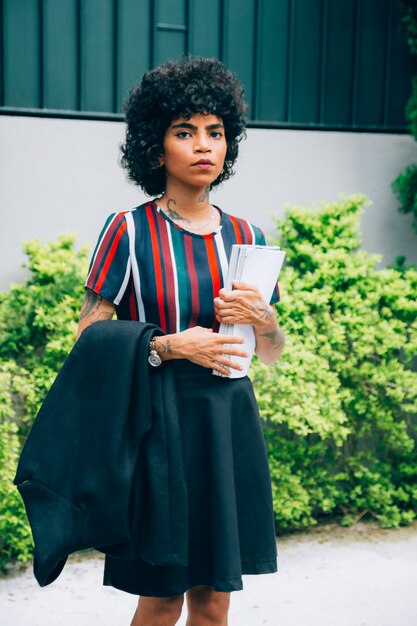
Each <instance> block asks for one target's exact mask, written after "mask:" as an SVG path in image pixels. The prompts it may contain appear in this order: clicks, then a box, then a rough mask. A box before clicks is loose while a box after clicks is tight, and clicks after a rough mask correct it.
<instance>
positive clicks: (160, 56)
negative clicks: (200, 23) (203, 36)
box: [154, 0, 187, 65]
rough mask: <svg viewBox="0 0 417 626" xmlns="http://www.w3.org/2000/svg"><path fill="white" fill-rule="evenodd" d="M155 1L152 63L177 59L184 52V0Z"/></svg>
mask: <svg viewBox="0 0 417 626" xmlns="http://www.w3.org/2000/svg"><path fill="white" fill-rule="evenodd" d="M154 1H155V21H156V24H155V36H154V37H155V38H154V64H155V65H159V64H160V63H163V62H164V61H167V60H168V59H177V58H178V57H180V56H181V55H183V54H184V53H185V52H186V41H187V36H186V33H187V23H186V18H187V11H186V0H176V1H175V2H173V1H172V0H154Z"/></svg>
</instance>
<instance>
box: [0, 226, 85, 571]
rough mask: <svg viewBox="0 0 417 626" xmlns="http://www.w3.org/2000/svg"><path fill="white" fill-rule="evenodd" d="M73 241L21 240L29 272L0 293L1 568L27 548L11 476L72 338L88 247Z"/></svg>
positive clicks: (22, 555)
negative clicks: (28, 276) (76, 244)
mask: <svg viewBox="0 0 417 626" xmlns="http://www.w3.org/2000/svg"><path fill="white" fill-rule="evenodd" d="M74 242H75V237H74V236H73V235H62V236H60V237H58V238H57V240H56V241H55V242H50V243H47V244H42V243H41V242H40V241H39V240H37V239H35V240H33V241H29V242H26V243H25V244H24V251H25V253H26V254H27V255H28V258H29V262H28V264H27V267H28V268H29V269H30V272H31V276H30V278H29V279H28V281H27V282H26V283H25V284H22V285H17V284H16V285H12V287H11V289H10V290H9V291H8V292H3V293H0V337H1V341H0V568H1V567H3V566H4V565H5V564H6V562H7V561H8V560H9V559H11V558H17V559H19V560H21V561H27V560H28V559H29V558H30V556H31V553H32V538H31V533H30V528H29V526H28V523H27V520H26V515H25V511H24V506H23V502H22V500H21V498H20V495H19V492H18V491H17V489H16V487H14V486H13V484H12V481H13V478H14V475H15V473H16V465H17V461H18V457H19V453H20V449H21V445H22V443H23V441H24V439H25V438H26V436H27V434H28V430H29V428H30V426H31V424H32V421H33V418H34V416H35V415H36V414H37V412H38V410H39V407H40V405H41V402H42V401H43V398H44V397H45V395H46V393H47V391H48V389H49V388H50V386H51V385H52V382H53V381H54V379H55V377H56V375H57V372H58V370H59V369H60V367H61V365H62V363H63V362H64V360H65V358H66V356H67V354H68V353H69V352H70V350H71V348H72V346H73V344H74V342H75V339H76V334H77V315H78V311H79V308H80V306H81V302H82V299H83V295H84V289H83V284H84V280H85V276H86V273H87V269H88V259H87V252H88V248H87V247H83V248H80V250H79V251H78V252H76V251H75V250H74V249H73V246H74Z"/></svg>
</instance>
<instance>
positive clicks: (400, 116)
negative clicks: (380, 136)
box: [384, 5, 417, 126]
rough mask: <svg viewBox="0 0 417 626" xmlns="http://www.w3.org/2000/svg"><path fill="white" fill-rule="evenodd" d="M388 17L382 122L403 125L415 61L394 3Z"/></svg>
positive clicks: (415, 68) (416, 69) (416, 64)
mask: <svg viewBox="0 0 417 626" xmlns="http://www.w3.org/2000/svg"><path fill="white" fill-rule="evenodd" d="M389 17H390V19H389V33H388V38H389V41H390V54H389V57H388V64H387V78H386V87H385V120H384V123H385V124H387V125H389V126H404V125H405V124H406V117H405V110H404V106H405V103H406V102H407V100H408V98H409V97H410V95H411V82H410V80H409V79H408V77H411V76H413V75H415V74H416V73H417V63H416V59H415V57H414V58H413V57H412V56H411V54H410V52H409V49H408V45H407V42H406V38H405V35H404V27H402V26H401V23H400V15H399V11H398V7H397V6H396V5H392V8H391V16H389Z"/></svg>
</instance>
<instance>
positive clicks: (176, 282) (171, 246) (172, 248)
mask: <svg viewBox="0 0 417 626" xmlns="http://www.w3.org/2000/svg"><path fill="white" fill-rule="evenodd" d="M165 225H166V229H167V233H168V243H169V251H170V253H171V262H172V270H173V272H174V291H175V310H176V314H177V315H176V317H177V324H176V332H177V333H179V332H180V330H181V328H180V322H181V318H180V301H179V298H178V276H177V264H176V262H175V255H174V246H173V243H172V237H171V227H170V225H169V223H168V222H167V221H166V220H165Z"/></svg>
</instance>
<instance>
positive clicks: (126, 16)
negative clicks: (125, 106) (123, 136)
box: [116, 0, 152, 111]
mask: <svg viewBox="0 0 417 626" xmlns="http://www.w3.org/2000/svg"><path fill="white" fill-rule="evenodd" d="M150 4H151V0H141V1H140V2H138V1H137V0H119V1H118V3H117V9H118V20H117V26H118V37H117V41H118V80H117V98H116V111H121V110H122V103H123V101H124V100H125V98H126V96H127V94H128V91H129V89H130V88H131V87H132V86H133V84H134V83H136V82H137V81H138V80H139V79H140V78H141V77H142V75H143V74H144V73H145V72H146V71H147V70H148V69H149V68H150V66H151V58H150V56H151V55H150V47H151V46H150V44H151V42H150V33H151V27H152V25H151V7H150Z"/></svg>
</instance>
